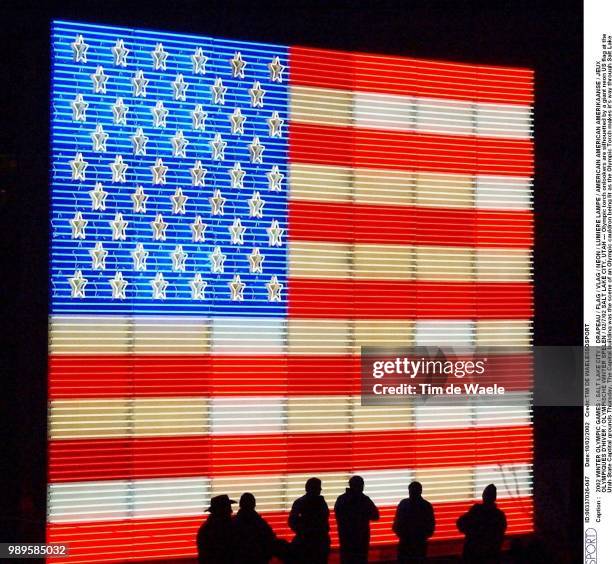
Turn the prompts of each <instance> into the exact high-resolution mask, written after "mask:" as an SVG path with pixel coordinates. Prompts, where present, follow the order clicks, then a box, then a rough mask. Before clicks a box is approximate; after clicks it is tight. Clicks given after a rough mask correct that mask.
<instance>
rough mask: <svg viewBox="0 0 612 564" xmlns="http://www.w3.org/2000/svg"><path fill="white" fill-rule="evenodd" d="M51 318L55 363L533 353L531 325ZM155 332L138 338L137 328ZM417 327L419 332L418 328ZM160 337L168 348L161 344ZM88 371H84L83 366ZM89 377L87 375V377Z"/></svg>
mask: <svg viewBox="0 0 612 564" xmlns="http://www.w3.org/2000/svg"><path fill="white" fill-rule="evenodd" d="M152 323H153V321H152V320H151V319H149V318H148V317H147V316H134V317H130V318H128V317H124V316H106V317H104V316H83V315H78V316H74V315H54V316H51V317H50V320H49V350H50V353H51V354H52V355H54V356H61V355H89V354H106V355H115V354H157V355H164V354H171V355H175V354H176V355H185V356H189V355H193V354H198V355H202V354H209V353H211V352H214V353H215V354H244V355H249V354H284V353H288V354H316V355H320V354H351V353H352V354H359V351H360V347H361V346H363V345H380V346H385V345H394V346H402V345H413V344H418V343H420V344H424V343H433V344H440V343H445V342H446V343H448V344H459V343H468V342H469V338H470V337H469V334H468V333H467V332H466V331H467V327H468V324H471V325H472V326H473V328H474V329H473V337H472V338H473V339H474V344H476V345H482V346H484V345H506V346H520V347H522V346H528V345H529V344H530V342H531V335H532V333H533V327H532V325H533V324H532V322H531V321H530V320H527V319H525V320H520V319H512V320H477V321H474V320H469V319H465V320H452V321H448V320H426V319H419V320H410V319H403V320H402V319H398V320H389V319H378V320H377V319H371V320H370V319H368V320H366V319H360V320H343V319H293V318H289V319H282V320H281V319H257V318H217V319H215V320H214V321H213V320H212V319H210V318H206V317H202V318H189V317H185V318H181V319H169V320H168V321H167V322H166V323H162V322H161V321H160V322H157V321H156V322H155V323H153V325H151V324H152ZM139 325H147V326H149V327H152V328H153V327H154V330H152V331H150V332H149V333H142V332H141V333H140V335H139V338H138V340H136V339H135V336H134V335H135V329H134V328H135V327H137V326H139ZM417 327H418V329H417ZM162 335H166V337H165V339H166V340H165V341H164V342H163V343H160V339H161V338H162ZM83 370H84V371H86V363H85V364H84V367H83ZM85 375H86V374H85V373H84V376H85Z"/></svg>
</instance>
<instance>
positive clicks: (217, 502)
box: [206, 494, 236, 517]
mask: <svg viewBox="0 0 612 564" xmlns="http://www.w3.org/2000/svg"><path fill="white" fill-rule="evenodd" d="M232 503H236V502H235V501H234V500H233V499H230V498H229V497H228V496H227V495H225V494H222V495H217V496H215V497H213V498H211V500H210V506H209V507H208V509H206V511H208V513H210V514H211V515H214V516H215V517H229V516H230V515H231V514H232Z"/></svg>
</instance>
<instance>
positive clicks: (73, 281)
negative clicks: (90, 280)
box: [68, 270, 87, 298]
mask: <svg viewBox="0 0 612 564" xmlns="http://www.w3.org/2000/svg"><path fill="white" fill-rule="evenodd" d="M68 281H69V282H70V288H71V296H72V297H73V298H84V297H85V286H87V278H83V274H82V273H81V271H80V270H75V271H74V276H73V277H72V278H69V279H68Z"/></svg>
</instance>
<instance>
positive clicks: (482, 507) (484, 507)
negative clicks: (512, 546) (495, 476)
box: [457, 484, 507, 564]
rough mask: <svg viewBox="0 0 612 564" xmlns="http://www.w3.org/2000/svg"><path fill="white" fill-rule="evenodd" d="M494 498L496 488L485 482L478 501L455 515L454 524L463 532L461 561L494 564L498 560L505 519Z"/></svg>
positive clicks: (504, 530)
mask: <svg viewBox="0 0 612 564" xmlns="http://www.w3.org/2000/svg"><path fill="white" fill-rule="evenodd" d="M496 499H497V488H496V487H495V485H494V484H489V485H488V486H487V487H486V488H485V489H484V490H483V492H482V503H475V504H474V505H472V507H471V508H470V509H469V510H468V511H467V512H466V513H464V514H463V515H462V516H461V517H459V519H457V528H458V529H459V530H460V531H461V532H462V533H463V534H464V535H465V543H464V545H463V560H464V561H465V562H478V563H479V564H495V563H497V562H499V561H500V558H501V546H502V542H503V540H504V533H505V532H506V525H507V523H506V516H505V515H504V512H503V511H502V510H501V509H499V508H498V507H497V504H496V503H495V500H496Z"/></svg>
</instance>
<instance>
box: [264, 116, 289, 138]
mask: <svg viewBox="0 0 612 564" xmlns="http://www.w3.org/2000/svg"><path fill="white" fill-rule="evenodd" d="M283 123H285V120H284V119H281V117H280V115H279V114H278V112H272V117H270V118H268V128H269V130H270V137H282V136H283V132H282V127H283Z"/></svg>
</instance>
